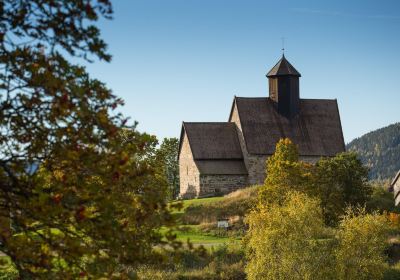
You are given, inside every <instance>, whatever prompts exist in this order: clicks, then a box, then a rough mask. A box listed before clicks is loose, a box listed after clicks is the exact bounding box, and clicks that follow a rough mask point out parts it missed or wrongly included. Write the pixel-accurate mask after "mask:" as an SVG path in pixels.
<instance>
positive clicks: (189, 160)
mask: <svg viewBox="0 0 400 280" xmlns="http://www.w3.org/2000/svg"><path fill="white" fill-rule="evenodd" d="M179 181H180V182H179V184H180V191H179V196H180V197H182V198H194V197H197V196H198V195H199V193H200V172H199V169H198V168H197V166H196V163H195V162H194V159H193V154H192V150H191V149H190V145H189V140H188V137H187V135H186V133H185V135H184V138H183V142H182V147H181V151H180V154H179Z"/></svg>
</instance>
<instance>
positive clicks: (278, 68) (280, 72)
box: [267, 55, 301, 77]
mask: <svg viewBox="0 0 400 280" xmlns="http://www.w3.org/2000/svg"><path fill="white" fill-rule="evenodd" d="M287 75H290V76H297V77H301V75H300V73H299V72H298V71H297V70H296V69H295V68H294V67H293V65H292V64H290V63H289V61H287V60H286V58H285V56H284V55H283V56H282V58H281V60H279V61H278V63H277V64H276V65H275V66H274V67H273V68H272V69H271V70H270V71H269V72H268V74H267V77H274V76H287Z"/></svg>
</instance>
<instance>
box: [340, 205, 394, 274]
mask: <svg viewBox="0 0 400 280" xmlns="http://www.w3.org/2000/svg"><path fill="white" fill-rule="evenodd" d="M389 232H390V226H389V224H388V220H387V218H386V217H385V216H383V215H378V214H368V213H366V212H365V210H359V211H354V210H349V211H348V212H347V213H346V215H345V216H344V219H343V220H342V221H341V222H340V226H339V231H338V236H337V238H338V246H337V248H336V251H335V256H336V260H337V278H338V279H343V280H347V279H348V280H350V279H360V280H362V279H382V278H383V275H384V273H385V270H386V269H387V263H386V262H385V261H386V257H385V255H384V252H385V249H386V248H387V245H388V243H387V239H388V233H389Z"/></svg>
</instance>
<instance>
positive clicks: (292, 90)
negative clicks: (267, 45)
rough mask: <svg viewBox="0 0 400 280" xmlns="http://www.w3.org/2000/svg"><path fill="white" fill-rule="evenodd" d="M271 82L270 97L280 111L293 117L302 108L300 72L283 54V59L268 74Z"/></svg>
mask: <svg viewBox="0 0 400 280" xmlns="http://www.w3.org/2000/svg"><path fill="white" fill-rule="evenodd" d="M266 76H267V78H268V82H269V98H270V99H271V100H272V101H273V102H274V103H275V107H276V108H277V110H278V112H279V113H280V114H281V115H283V116H285V117H287V118H292V117H294V116H296V115H297V114H298V113H299V110H300V93H299V92H300V90H299V78H300V77H301V75H300V73H299V72H298V71H297V70H296V69H295V68H294V67H293V66H292V65H291V64H290V63H289V61H287V60H286V58H285V55H282V58H281V60H279V61H278V63H277V64H276V65H275V66H274V67H273V68H272V69H271V70H270V71H269V72H268V74H267V75H266Z"/></svg>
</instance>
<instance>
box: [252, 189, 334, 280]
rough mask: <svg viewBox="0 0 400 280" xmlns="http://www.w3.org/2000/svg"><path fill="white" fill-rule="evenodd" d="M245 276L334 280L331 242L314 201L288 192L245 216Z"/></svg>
mask: <svg viewBox="0 0 400 280" xmlns="http://www.w3.org/2000/svg"><path fill="white" fill-rule="evenodd" d="M248 223H249V230H248V233H247V236H246V238H247V241H248V242H247V249H248V250H247V251H248V254H247V257H248V263H247V266H246V273H247V276H248V279H249V280H252V279H335V277H334V272H335V266H334V265H335V263H334V258H333V244H334V242H332V239H326V238H325V239H324V237H325V236H326V231H327V230H326V228H325V225H324V221H323V216H322V210H321V207H320V202H319V201H318V199H316V198H310V197H309V196H307V195H305V194H303V193H300V192H293V191H289V192H288V193H287V195H286V197H285V199H284V201H283V203H282V204H281V205H280V204H270V205H269V206H267V207H265V206H261V207H259V208H258V209H257V210H255V211H253V212H251V213H250V214H249V216H248Z"/></svg>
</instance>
